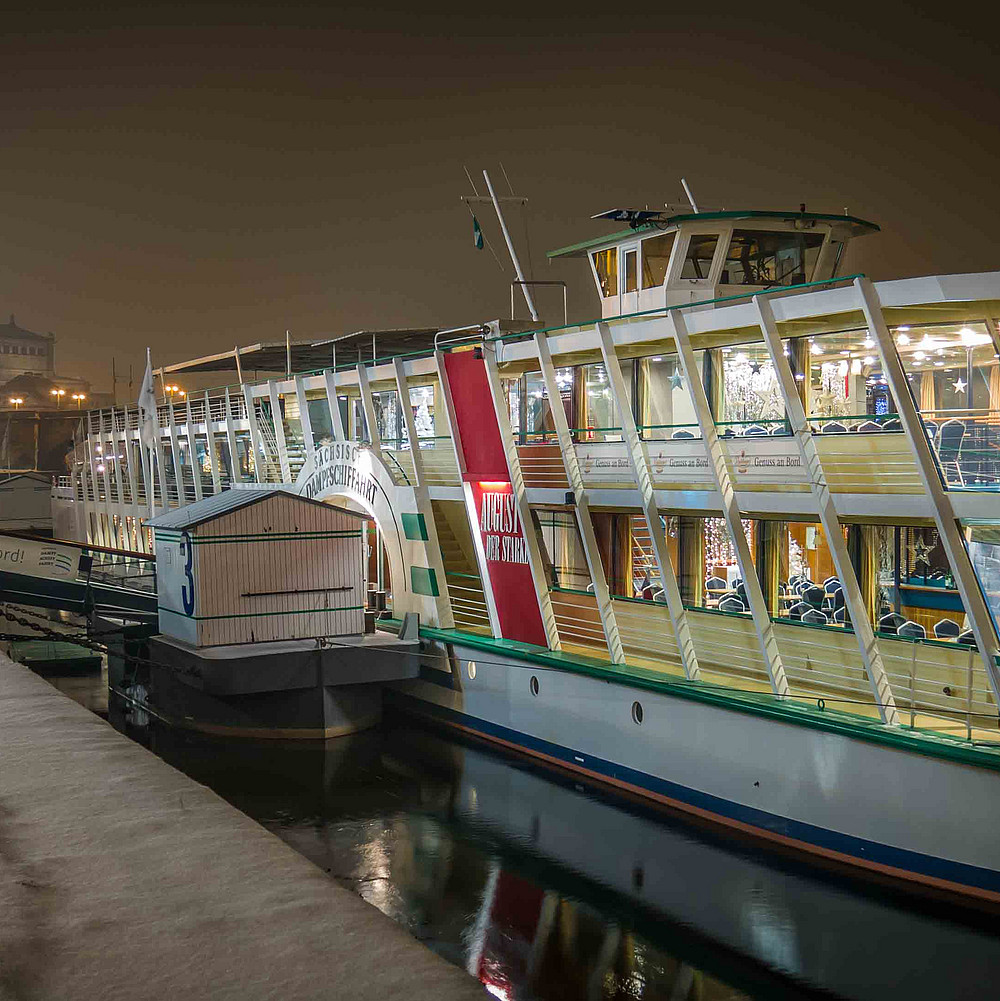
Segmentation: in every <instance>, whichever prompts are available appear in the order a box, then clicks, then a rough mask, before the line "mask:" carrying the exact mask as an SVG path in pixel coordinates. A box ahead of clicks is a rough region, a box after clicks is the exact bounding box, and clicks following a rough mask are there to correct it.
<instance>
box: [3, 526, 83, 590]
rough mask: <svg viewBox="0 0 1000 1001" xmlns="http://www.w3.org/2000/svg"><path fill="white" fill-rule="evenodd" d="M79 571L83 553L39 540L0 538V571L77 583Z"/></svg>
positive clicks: (5, 536)
mask: <svg viewBox="0 0 1000 1001" xmlns="http://www.w3.org/2000/svg"><path fill="white" fill-rule="evenodd" d="M79 569H80V550H79V549H73V548H72V547H70V546H60V545H57V544H56V543H54V542H45V541H43V540H36V539H18V538H14V537H13V536H10V535H0V570H6V571H8V572H9V573H21V574H26V575H27V576H29V577H49V578H53V579H56V580H75V579H76V576H77V573H78V572H79Z"/></svg>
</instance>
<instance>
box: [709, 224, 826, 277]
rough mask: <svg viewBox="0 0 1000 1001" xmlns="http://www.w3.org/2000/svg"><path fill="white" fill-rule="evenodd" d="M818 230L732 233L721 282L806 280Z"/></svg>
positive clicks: (819, 242)
mask: <svg viewBox="0 0 1000 1001" xmlns="http://www.w3.org/2000/svg"><path fill="white" fill-rule="evenodd" d="M822 246H823V234H822V233H793V232H783V233H768V232H765V231H756V230H748V229H738V230H735V231H734V232H733V238H732V240H730V241H729V249H728V250H727V251H726V261H725V264H724V265H723V268H722V278H721V280H720V284H722V285H757V286H763V287H767V286H771V285H798V284H802V283H803V282H807V281H809V279H810V278H811V277H812V273H813V269H814V268H815V266H816V259H817V258H818V257H819V251H820V247H822Z"/></svg>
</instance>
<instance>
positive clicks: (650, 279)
mask: <svg viewBox="0 0 1000 1001" xmlns="http://www.w3.org/2000/svg"><path fill="white" fill-rule="evenodd" d="M676 236H677V234H676V233H661V234H660V235H659V236H652V237H650V238H649V239H648V240H643V241H642V287H643V288H656V287H657V286H659V285H662V284H663V281H664V279H665V278H666V277H667V266H668V265H669V264H670V251H671V250H673V247H674V239H675V238H676Z"/></svg>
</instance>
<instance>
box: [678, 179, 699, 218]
mask: <svg viewBox="0 0 1000 1001" xmlns="http://www.w3.org/2000/svg"><path fill="white" fill-rule="evenodd" d="M681 184H682V185H683V186H684V194H686V195H687V196H688V201H689V202H690V203H691V211H692V212H694V214H695V215H697V214H698V205H697V203H696V202H695V200H694V195H692V194H691V189H690V188H689V187H688V182H687V181H685V180H684V178H683V177H682V178H681Z"/></svg>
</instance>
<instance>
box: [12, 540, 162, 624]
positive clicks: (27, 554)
mask: <svg viewBox="0 0 1000 1001" xmlns="http://www.w3.org/2000/svg"><path fill="white" fill-rule="evenodd" d="M0 601H11V602H18V603H19V604H22V605H31V606H34V607H37V608H52V609H58V610H61V611H67V612H78V613H82V614H87V613H90V612H96V613H98V614H101V615H110V616H113V617H116V618H117V617H125V618H129V619H133V620H144V621H148V620H155V619H156V614H157V611H156V558H155V557H154V556H150V555H149V554H148V553H138V552H132V551H131V550H127V549H110V548H108V547H106V546H94V545H90V544H86V543H80V542H72V541H69V540H66V539H48V538H41V537H39V536H36V535H30V534H27V533H19V532H2V533H0Z"/></svg>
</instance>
